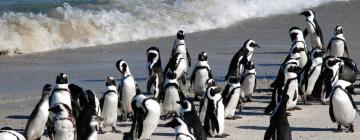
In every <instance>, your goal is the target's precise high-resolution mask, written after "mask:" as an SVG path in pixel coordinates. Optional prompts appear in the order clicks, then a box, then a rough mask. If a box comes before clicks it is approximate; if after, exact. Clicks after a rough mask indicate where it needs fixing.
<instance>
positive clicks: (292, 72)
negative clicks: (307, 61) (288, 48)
mask: <svg viewBox="0 0 360 140" xmlns="http://www.w3.org/2000/svg"><path fill="white" fill-rule="evenodd" d="M300 69H301V68H300V67H299V63H298V61H296V60H294V59H291V60H289V61H288V62H287V63H286V64H285V68H284V72H285V73H284V75H285V78H284V79H285V80H284V86H283V88H282V94H287V95H288V96H289V101H288V103H287V105H286V108H287V110H290V111H291V110H300V108H299V107H296V104H297V100H298V98H299V90H298V89H299V86H298V76H297V73H298V72H299V71H300Z"/></svg>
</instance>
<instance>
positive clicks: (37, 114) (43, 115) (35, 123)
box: [25, 84, 52, 140]
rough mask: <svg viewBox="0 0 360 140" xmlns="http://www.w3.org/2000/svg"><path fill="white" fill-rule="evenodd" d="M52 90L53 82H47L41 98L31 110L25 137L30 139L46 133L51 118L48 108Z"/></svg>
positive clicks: (32, 139) (35, 139) (34, 139)
mask: <svg viewBox="0 0 360 140" xmlns="http://www.w3.org/2000/svg"><path fill="white" fill-rule="evenodd" d="M51 90H52V85H51V84H46V85H45V86H44V87H43V90H42V96H41V99H40V101H39V102H38V103H37V104H36V106H35V108H34V110H33V111H32V112H31V115H30V117H29V119H28V121H27V124H26V128H25V137H26V139H28V140H37V139H40V137H41V136H42V135H43V133H44V129H45V127H46V123H47V121H48V118H49V111H48V110H49V97H50V94H51Z"/></svg>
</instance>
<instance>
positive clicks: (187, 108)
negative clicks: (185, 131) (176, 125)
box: [177, 99, 207, 140]
mask: <svg viewBox="0 0 360 140" xmlns="http://www.w3.org/2000/svg"><path fill="white" fill-rule="evenodd" d="M177 103H178V104H180V105H181V109H180V110H179V115H180V117H181V118H182V119H183V120H184V122H185V123H186V124H187V126H188V128H189V130H192V133H193V134H194V137H195V138H196V139H197V140H206V139H207V135H206V132H205V129H204V127H203V125H202V123H201V121H200V119H199V116H198V115H197V112H196V109H195V105H194V104H193V102H191V101H190V100H187V99H184V100H181V101H179V102H177Z"/></svg>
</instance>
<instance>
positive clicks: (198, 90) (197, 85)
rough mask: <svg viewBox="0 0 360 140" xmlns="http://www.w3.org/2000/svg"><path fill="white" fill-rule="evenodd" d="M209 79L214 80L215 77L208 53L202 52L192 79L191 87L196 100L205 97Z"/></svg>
mask: <svg viewBox="0 0 360 140" xmlns="http://www.w3.org/2000/svg"><path fill="white" fill-rule="evenodd" d="M207 79H213V75H212V72H211V68H210V66H209V64H208V55H207V53H206V52H201V53H200V54H199V56H198V65H197V66H196V67H195V68H194V70H193V72H192V74H191V78H190V85H191V86H192V89H193V90H194V93H195V100H200V99H201V97H203V96H204V94H205V90H206V80H207Z"/></svg>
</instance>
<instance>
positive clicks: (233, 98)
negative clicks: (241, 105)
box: [221, 76, 241, 120]
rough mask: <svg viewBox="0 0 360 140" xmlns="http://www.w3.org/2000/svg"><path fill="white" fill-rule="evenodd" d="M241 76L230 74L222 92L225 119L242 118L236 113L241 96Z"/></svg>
mask: <svg viewBox="0 0 360 140" xmlns="http://www.w3.org/2000/svg"><path fill="white" fill-rule="evenodd" d="M240 88H241V86H240V78H239V77H236V76H230V78H229V80H228V83H227V84H226V86H225V89H224V90H223V92H222V93H221V96H222V99H223V103H224V106H225V119H231V120H235V119H238V118H240V117H239V116H236V115H235V111H236V106H237V104H238V102H239V98H240Z"/></svg>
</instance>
